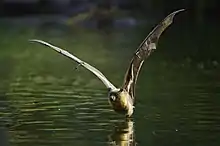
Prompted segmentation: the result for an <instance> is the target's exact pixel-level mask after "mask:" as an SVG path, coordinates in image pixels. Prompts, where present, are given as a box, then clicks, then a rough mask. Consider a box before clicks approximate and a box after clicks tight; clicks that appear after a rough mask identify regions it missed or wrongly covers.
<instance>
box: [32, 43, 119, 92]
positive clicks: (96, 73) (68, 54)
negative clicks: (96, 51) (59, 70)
mask: <svg viewBox="0 0 220 146" xmlns="http://www.w3.org/2000/svg"><path fill="white" fill-rule="evenodd" d="M29 41H31V42H37V43H40V44H43V45H46V46H48V47H50V48H52V49H53V50H55V51H57V52H59V53H60V54H62V55H64V56H66V57H68V58H70V59H72V60H74V61H75V62H77V63H78V64H79V65H82V66H84V67H85V68H86V69H88V70H89V71H91V72H92V73H93V74H95V75H96V76H97V77H98V78H99V79H100V80H101V81H102V82H103V83H104V84H105V86H106V87H107V88H108V89H110V90H116V87H115V86H114V85H113V84H112V83H111V82H110V81H109V80H108V79H107V78H106V77H105V76H104V75H103V74H102V73H101V72H100V71H99V70H98V69H96V68H95V67H93V66H91V65H89V64H88V63H86V62H84V61H82V60H80V59H79V58H77V57H76V56H74V55H72V54H70V53H69V52H67V51H65V50H63V49H61V48H58V47H56V46H53V45H51V44H49V43H47V42H44V41H42V40H36V39H32V40H29Z"/></svg>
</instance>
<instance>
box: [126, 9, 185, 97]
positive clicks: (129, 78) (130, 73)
mask: <svg viewBox="0 0 220 146" xmlns="http://www.w3.org/2000/svg"><path fill="white" fill-rule="evenodd" d="M181 11H183V9H181V10H178V11H175V12H173V13H171V14H170V15H168V16H167V17H166V18H165V19H164V20H163V21H161V22H160V23H159V24H158V25H157V26H156V27H155V28H154V29H153V31H151V32H150V33H149V35H148V36H147V37H146V38H145V39H144V41H143V42H142V43H141V44H140V46H139V47H138V49H137V50H136V52H135V54H134V56H133V58H132V60H131V62H130V65H129V68H128V70H127V72H126V74H125V79H124V84H123V86H122V88H123V89H125V90H126V91H127V92H129V94H130V95H131V97H132V98H133V100H134V94H135V93H134V92H135V84H136V81H137V77H138V74H139V71H140V69H141V66H142V64H143V63H144V60H145V59H146V58H147V57H148V56H149V55H150V54H151V53H152V52H153V51H154V50H155V49H156V46H157V42H158V40H159V38H160V35H161V34H162V33H163V31H164V30H165V29H166V28H167V27H168V26H169V25H170V24H171V23H172V22H173V18H174V16H175V14H177V13H178V12H181Z"/></svg>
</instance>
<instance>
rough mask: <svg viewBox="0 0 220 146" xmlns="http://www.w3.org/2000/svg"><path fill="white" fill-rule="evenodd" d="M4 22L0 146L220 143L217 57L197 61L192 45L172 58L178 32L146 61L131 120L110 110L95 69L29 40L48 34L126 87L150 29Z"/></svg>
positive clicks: (167, 36) (163, 39)
mask: <svg viewBox="0 0 220 146" xmlns="http://www.w3.org/2000/svg"><path fill="white" fill-rule="evenodd" d="M1 28H2V29H1V34H0V36H1V41H0V66H1V69H0V79H1V83H0V124H1V127H2V128H1V129H0V132H1V133H0V136H1V139H0V140H1V141H2V144H1V143H0V144H1V145H3V146H4V145H7V143H8V144H10V145H12V146H30V145H32V146H70V145H71V146H72V145H74V146H75V145H76V146H78V145H81V146H99V145H100V146H101V145H123V146H124V145H129V144H130V145H141V146H147V145H154V146H159V145H161V146H166V145H169V146H172V145H180V146H185V145H188V146H195V145H198V146H201V145H204V146H205V145H210V146H211V145H216V146H217V145H219V144H220V140H219V136H220V106H219V105H220V78H219V66H218V64H216V63H215V62H213V60H211V61H209V60H208V61H207V60H204V61H198V62H197V61H194V60H193V58H189V57H188V56H185V54H187V51H185V52H183V54H184V55H181V53H178V52H181V51H174V52H175V53H177V54H178V55H179V58H181V59H176V60H173V59H175V57H173V56H175V53H173V52H172V51H170V50H172V49H170V48H168V47H170V46H171V45H169V44H171V42H172V44H173V41H172V40H173V39H175V38H178V36H172V35H173V34H174V33H172V29H169V30H167V31H166V34H164V35H163V36H162V37H161V43H160V44H159V46H158V49H157V51H156V52H154V53H153V55H152V56H151V57H150V58H149V59H148V60H147V61H146V62H145V64H144V65H143V68H142V70H141V74H140V76H139V79H138V84H137V88H136V89H137V91H136V93H137V95H136V99H137V105H136V108H135V113H134V116H133V118H132V119H130V120H125V119H124V117H123V116H121V115H118V114H117V113H115V112H114V111H113V110H112V109H111V107H110V105H109V104H108V100H107V91H106V89H105V86H104V85H103V84H102V83H101V81H99V80H98V79H97V78H96V77H95V76H94V75H93V74H91V73H90V72H88V71H87V70H85V69H84V68H82V67H79V68H78V69H77V70H76V69H75V67H76V64H75V63H74V62H72V61H70V60H69V59H66V58H64V57H62V56H61V55H60V54H58V53H55V52H53V51H52V50H50V49H48V48H47V47H45V46H42V45H38V44H32V43H29V42H28V41H27V40H28V39H30V38H38V39H43V40H45V41H48V42H51V43H53V44H56V45H57V46H60V47H62V48H65V49H67V50H68V51H70V52H72V53H74V54H75V55H77V56H78V57H79V58H81V59H83V60H84V61H87V62H89V63H90V64H92V65H94V66H95V67H97V68H98V69H100V70H101V71H102V72H103V73H104V74H105V75H106V76H107V78H108V79H109V80H110V81H112V82H113V83H114V84H115V85H117V86H120V85H121V84H122V82H123V78H124V73H125V71H126V68H127V66H128V63H129V61H130V60H129V59H130V58H131V56H132V54H133V52H134V51H135V48H136V46H138V44H139V43H140V42H141V40H142V39H143V37H144V35H142V34H144V31H146V30H147V31H146V34H147V33H148V32H149V31H150V29H143V28H133V29H129V30H117V31H114V32H112V33H110V34H108V35H106V34H105V33H103V32H99V31H97V30H89V29H82V28H79V29H77V28H68V29H67V28H62V29H60V30H59V29H57V28H56V29H55V28H45V29H42V28H35V27H34V28H32V27H19V26H16V27H15V26H14V25H2V27H1ZM169 31H170V34H169ZM184 35H186V34H184ZM180 37H181V35H180ZM186 42H188V41H187V40H185V41H182V42H181V41H177V42H176V43H175V44H174V46H175V47H176V46H179V48H183V47H184V46H188V47H194V46H196V44H190V45H188V44H187V45H186V44H185V45H183V44H181V43H186ZM189 42H190V41H189ZM166 50H169V52H167V51H166ZM188 50H191V49H189V48H188ZM192 50H193V48H192ZM172 57H173V58H172ZM176 58H177V57H176ZM214 61H215V60H214Z"/></svg>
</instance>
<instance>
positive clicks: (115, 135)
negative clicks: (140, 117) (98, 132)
mask: <svg viewBox="0 0 220 146" xmlns="http://www.w3.org/2000/svg"><path fill="white" fill-rule="evenodd" d="M108 140H109V146H136V141H135V133H134V122H133V121H132V120H131V119H126V120H125V121H120V122H117V123H115V127H114V129H113V131H112V134H110V135H109V136H108Z"/></svg>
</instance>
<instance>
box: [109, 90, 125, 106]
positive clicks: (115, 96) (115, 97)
mask: <svg viewBox="0 0 220 146" xmlns="http://www.w3.org/2000/svg"><path fill="white" fill-rule="evenodd" d="M122 91H123V89H116V90H112V91H110V92H109V95H108V96H109V101H110V102H111V103H113V102H116V101H117V100H118V99H119V98H120V93H121V92H122Z"/></svg>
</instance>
